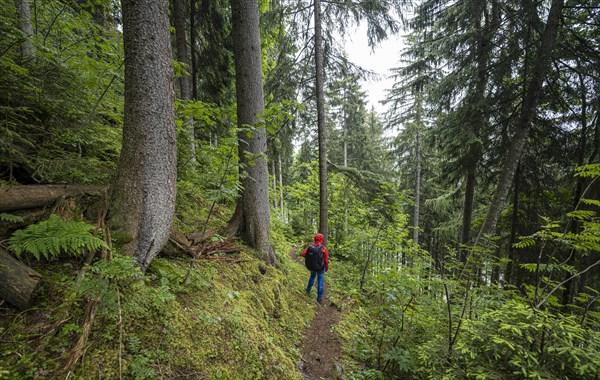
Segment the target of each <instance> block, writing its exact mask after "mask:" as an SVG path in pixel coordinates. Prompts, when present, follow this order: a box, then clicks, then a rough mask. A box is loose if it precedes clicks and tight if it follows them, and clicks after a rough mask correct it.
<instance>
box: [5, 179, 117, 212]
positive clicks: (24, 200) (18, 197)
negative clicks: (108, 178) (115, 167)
mask: <svg viewBox="0 0 600 380" xmlns="http://www.w3.org/2000/svg"><path fill="white" fill-rule="evenodd" d="M107 190H108V186H104V185H15V186H3V187H0V211H11V210H22V209H30V208H36V207H42V206H46V205H48V204H51V203H53V202H55V201H56V200H57V199H59V198H62V197H70V196H74V195H83V194H95V193H103V192H106V191H107Z"/></svg>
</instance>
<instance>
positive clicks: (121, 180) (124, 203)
mask: <svg viewBox="0 0 600 380" xmlns="http://www.w3.org/2000/svg"><path fill="white" fill-rule="evenodd" d="M122 7H123V40H124V47H125V112H124V126H123V148H122V151H121V157H120V161H119V167H118V170H117V176H116V180H115V185H114V188H113V194H112V203H111V208H110V224H111V227H112V228H113V230H115V231H118V232H120V233H121V234H123V235H124V238H126V239H128V240H129V242H127V243H126V244H125V246H124V247H123V249H124V251H125V252H126V253H127V254H128V255H131V256H134V257H136V258H137V259H138V261H139V263H140V266H141V267H142V270H146V269H147V267H148V265H149V264H150V262H151V261H152V259H153V258H154V257H155V256H156V255H157V254H158V253H159V252H160V250H161V249H162V248H163V247H164V246H165V245H166V243H167V241H168V239H169V234H170V232H171V225H172V223H173V217H174V213H175V191H176V189H175V184H176V180H177V155H176V136H175V109H174V101H175V92H174V87H173V77H174V75H173V66H172V63H171V59H172V58H171V57H172V51H171V40H170V34H169V17H168V11H169V9H168V2H167V1H161V0H137V1H134V0H123V1H122ZM113 236H114V235H113Z"/></svg>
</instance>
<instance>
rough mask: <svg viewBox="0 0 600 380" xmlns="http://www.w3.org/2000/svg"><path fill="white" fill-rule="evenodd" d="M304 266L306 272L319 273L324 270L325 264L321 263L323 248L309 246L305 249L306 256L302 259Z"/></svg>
mask: <svg viewBox="0 0 600 380" xmlns="http://www.w3.org/2000/svg"><path fill="white" fill-rule="evenodd" d="M304 265H306V268H308V270H310V271H313V272H320V271H322V270H323V269H325V262H324V261H323V246H322V245H319V246H316V245H314V244H311V245H309V246H308V248H307V249H306V256H305V257H304Z"/></svg>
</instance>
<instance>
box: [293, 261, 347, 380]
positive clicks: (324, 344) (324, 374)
mask: <svg viewBox="0 0 600 380" xmlns="http://www.w3.org/2000/svg"><path fill="white" fill-rule="evenodd" d="M290 256H292V258H293V259H294V260H296V261H298V262H301V263H302V264H303V262H302V257H300V259H298V257H297V255H296V250H293V251H291V252H290ZM308 277H309V272H308V271H307V272H306V281H308ZM316 285H317V284H316V281H315V286H314V287H313V289H312V291H311V301H312V302H315V303H316V302H317V301H316V290H317V289H316ZM316 305H317V315H316V316H315V318H314V319H313V320H312V322H311V324H310V327H309V328H308V329H307V330H306V331H305V333H304V339H303V340H302V347H303V349H302V356H301V362H300V363H299V365H298V367H299V369H300V372H301V374H302V375H303V376H304V379H305V380H318V379H337V378H338V376H337V371H336V367H337V362H338V359H339V357H340V354H341V344H340V341H339V340H338V338H337V335H336V334H335V333H334V332H333V331H332V327H333V326H334V325H335V324H337V323H338V322H339V320H340V310H339V309H338V307H337V306H336V305H335V304H333V303H331V301H330V300H329V290H328V287H327V274H326V275H325V291H324V294H323V302H322V303H321V304H318V303H317V304H316Z"/></svg>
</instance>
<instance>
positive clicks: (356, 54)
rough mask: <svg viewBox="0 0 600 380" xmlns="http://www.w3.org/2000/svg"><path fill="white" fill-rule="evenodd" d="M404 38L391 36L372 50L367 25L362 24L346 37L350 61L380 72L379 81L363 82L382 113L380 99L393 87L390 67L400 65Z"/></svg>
mask: <svg viewBox="0 0 600 380" xmlns="http://www.w3.org/2000/svg"><path fill="white" fill-rule="evenodd" d="M402 39H403V38H402V36H398V35H397V36H391V37H390V38H388V39H387V40H386V41H383V42H382V43H380V44H379V46H377V47H376V48H375V49H374V50H373V51H372V50H371V48H370V47H369V45H368V43H367V29H366V26H364V25H361V26H360V27H359V28H357V29H356V32H355V33H354V34H353V35H351V36H349V37H346V43H345V48H346V52H347V53H348V58H349V59H350V61H352V62H353V63H355V64H357V65H359V66H361V67H362V68H364V69H367V70H371V71H374V72H376V73H378V74H380V77H381V79H380V80H379V81H375V80H369V81H363V83H362V87H363V90H365V91H366V93H367V96H368V101H369V103H370V104H372V105H373V106H374V107H375V110H376V111H377V112H378V113H380V114H381V113H383V112H384V111H385V108H384V106H383V105H381V103H380V101H382V100H384V99H385V94H386V90H389V89H391V88H392V85H393V81H392V79H390V78H388V76H389V75H391V71H390V69H392V68H394V67H398V66H399V63H398V62H399V54H400V50H401V49H402V46H403V44H402ZM369 108H370V106H369Z"/></svg>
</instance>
